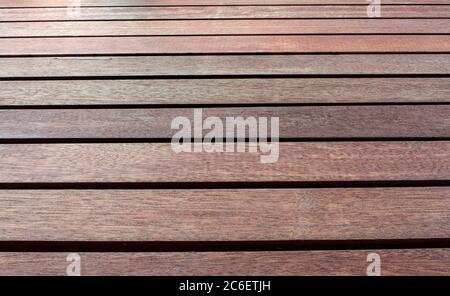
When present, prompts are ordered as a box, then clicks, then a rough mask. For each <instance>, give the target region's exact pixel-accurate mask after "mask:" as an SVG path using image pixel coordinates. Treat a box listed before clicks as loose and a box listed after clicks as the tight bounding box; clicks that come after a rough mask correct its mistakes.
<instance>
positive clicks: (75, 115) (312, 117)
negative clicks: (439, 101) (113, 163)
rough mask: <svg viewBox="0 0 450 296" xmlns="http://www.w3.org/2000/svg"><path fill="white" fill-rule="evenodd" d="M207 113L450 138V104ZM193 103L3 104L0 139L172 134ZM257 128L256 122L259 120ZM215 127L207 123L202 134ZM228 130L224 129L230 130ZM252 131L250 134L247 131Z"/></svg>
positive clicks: (288, 127) (365, 134)
mask: <svg viewBox="0 0 450 296" xmlns="http://www.w3.org/2000/svg"><path fill="white" fill-rule="evenodd" d="M197 111H200V112H202V117H203V119H205V118H207V117H218V118H220V119H221V120H222V121H223V122H225V120H226V118H227V117H243V118H249V117H255V118H260V117H267V118H271V117H278V118H279V119H280V138H315V139H320V138H361V137H362V138H401V137H411V138H421V137H425V138H427V137H438V138H444V137H449V138H450V106H447V105H434V106H325V107H292V106H290V107H246V108H205V109H201V110H200V109H197ZM178 116H183V117H186V118H188V119H189V120H190V121H191V122H194V109H50V110H0V139H69V138H76V139H86V138H97V139H98V138H147V139H162V138H164V139H171V138H172V136H173V135H174V133H175V131H174V130H173V129H171V123H172V121H173V120H174V119H175V118H176V117H178ZM255 128H256V126H255ZM210 131H211V130H210V129H205V130H204V132H203V136H205V135H206V134H208V133H209V132H210ZM225 134H226V133H225V130H223V135H225ZM246 136H247V137H248V134H246Z"/></svg>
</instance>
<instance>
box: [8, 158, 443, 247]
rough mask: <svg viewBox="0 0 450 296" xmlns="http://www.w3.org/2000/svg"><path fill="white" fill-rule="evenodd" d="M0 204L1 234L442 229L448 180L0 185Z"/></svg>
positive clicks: (410, 232)
mask: <svg viewBox="0 0 450 296" xmlns="http://www.w3.org/2000/svg"><path fill="white" fill-rule="evenodd" d="M130 157H131V156H130ZM0 205H1V208H2V220H3V222H2V228H1V229H0V241H243V240H248V241H254V240H258V241H267V240H272V241H273V240H275V241H276V240H377V239H432V238H445V237H449V236H450V224H449V223H448V221H450V188H449V187H430V188H362V189H355V188H354V189H223V190H217V189H216V190H209V189H207V190H36V191H33V190H32V191H30V190H6V191H5V190H3V191H0ZM374 226H376V227H374ZM219 229H220V231H219Z"/></svg>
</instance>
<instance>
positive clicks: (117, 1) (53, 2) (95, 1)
mask: <svg viewBox="0 0 450 296" xmlns="http://www.w3.org/2000/svg"><path fill="white" fill-rule="evenodd" d="M72 4H73V1H72V0H45V1H42V0H1V1H0V7H61V6H70V5H72ZM305 4H314V5H325V4H333V5H336V4H339V5H345V4H360V5H367V2H366V1H364V0H213V1H211V0H189V1H186V0H157V1H154V0H152V1H151V2H150V3H149V2H148V0H83V1H81V3H80V5H81V6H83V7H85V6H152V5H155V6H156V5H167V6H177V5H200V6H202V5H305ZM383 4H449V2H448V0H384V1H383Z"/></svg>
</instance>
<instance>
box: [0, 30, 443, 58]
mask: <svg viewBox="0 0 450 296" xmlns="http://www.w3.org/2000/svg"><path fill="white" fill-rule="evenodd" d="M365 52H370V53H374V52H381V53H384V52H386V53H395V52H409V53H414V52H431V53H433V52H442V53H448V52H450V35H437V36H436V35H400V36H393V35H376V36H374V35H359V36H349V35H338V36H336V35H329V36H316V35H315V36H311V35H308V36H279V35H272V36H177V37H174V36H167V37H166V36H164V37H162V36H157V37H92V38H89V37H73V38H70V37H67V38H59V37H57V38H39V39H35V38H6V39H1V40H0V55H1V56H20V55H37V56H38V55H93V54H96V55H108V54H190V53H200V54H217V53H365Z"/></svg>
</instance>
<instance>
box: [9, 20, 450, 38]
mask: <svg viewBox="0 0 450 296" xmlns="http://www.w3.org/2000/svg"><path fill="white" fill-rule="evenodd" d="M356 33H357V34H376V33H378V34H380V33H381V34H399V33H402V34H418V33H420V34H422V33H428V34H436V33H439V34H442V33H446V34H448V33H450V19H369V20H361V19H345V20H341V19H333V20H194V21H114V22H113V21H95V22H91V21H85V22H30V23H0V37H45V36H105V35H106V36H108V35H109V36H127V35H148V36H150V35H220V34H226V35H243V34H261V35H269V34H356Z"/></svg>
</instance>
